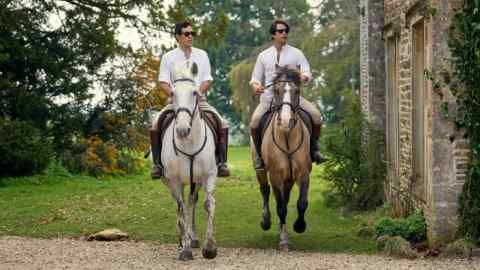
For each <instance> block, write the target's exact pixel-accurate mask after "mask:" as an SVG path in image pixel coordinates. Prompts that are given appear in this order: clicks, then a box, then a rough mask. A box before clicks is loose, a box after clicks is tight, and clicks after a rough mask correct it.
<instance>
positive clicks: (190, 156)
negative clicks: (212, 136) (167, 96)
mask: <svg viewBox="0 0 480 270" xmlns="http://www.w3.org/2000/svg"><path fill="white" fill-rule="evenodd" d="M181 81H186V82H192V83H193V84H195V81H194V80H192V79H189V78H180V79H176V80H174V81H173V83H174V84H175V83H176V82H181ZM194 93H197V92H196V91H195V92H194ZM197 108H198V94H196V95H195V107H194V108H193V112H191V111H190V110H189V109H188V108H187V107H179V108H177V110H175V123H176V120H177V116H178V114H179V113H181V112H185V113H187V114H188V115H189V116H190V126H192V125H193V119H194V117H195V113H196V112H197ZM200 118H202V116H201V114H200ZM204 129H205V135H204V138H203V143H202V145H201V146H200V148H199V149H198V150H197V151H195V152H194V153H191V154H190V153H187V152H185V151H182V150H181V149H180V148H178V146H177V143H176V142H175V127H174V128H173V129H172V133H173V134H172V144H173V150H174V151H175V155H177V156H178V153H180V154H183V155H184V156H186V157H187V158H188V159H189V160H190V195H193V193H194V192H195V186H196V185H195V183H194V182H193V164H194V163H193V161H194V160H195V157H196V156H197V155H198V154H199V153H200V152H202V151H203V149H205V146H206V145H207V138H208V136H207V124H206V123H204Z"/></svg>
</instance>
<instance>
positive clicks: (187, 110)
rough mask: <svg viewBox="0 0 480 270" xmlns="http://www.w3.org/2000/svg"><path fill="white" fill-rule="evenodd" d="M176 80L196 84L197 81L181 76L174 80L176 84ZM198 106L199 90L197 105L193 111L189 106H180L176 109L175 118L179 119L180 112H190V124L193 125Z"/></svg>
mask: <svg viewBox="0 0 480 270" xmlns="http://www.w3.org/2000/svg"><path fill="white" fill-rule="evenodd" d="M176 82H191V83H193V84H195V81H194V80H192V79H189V78H180V79H176V80H174V81H173V83H174V84H175V83H176ZM197 107H198V94H197V92H195V107H194V108H193V111H190V109H189V108H187V107H180V108H178V109H177V110H176V111H175V120H176V119H177V116H178V114H179V113H181V112H185V113H187V114H188V116H190V126H191V125H192V124H193V118H194V117H195V112H196V111H197Z"/></svg>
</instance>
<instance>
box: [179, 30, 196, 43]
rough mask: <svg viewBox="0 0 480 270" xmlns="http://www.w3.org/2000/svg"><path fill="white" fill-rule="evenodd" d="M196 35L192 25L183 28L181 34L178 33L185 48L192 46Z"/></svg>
mask: <svg viewBox="0 0 480 270" xmlns="http://www.w3.org/2000/svg"><path fill="white" fill-rule="evenodd" d="M194 35H195V32H193V30H192V27H191V26H187V27H185V28H182V33H181V34H180V35H177V41H178V44H179V45H180V46H182V47H185V48H190V47H192V43H193V36H194Z"/></svg>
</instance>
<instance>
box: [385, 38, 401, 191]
mask: <svg viewBox="0 0 480 270" xmlns="http://www.w3.org/2000/svg"><path fill="white" fill-rule="evenodd" d="M385 66H386V69H387V74H386V75H387V76H386V79H387V81H386V87H387V93H386V101H387V102H386V103H387V104H386V105H387V108H386V109H387V119H386V120H387V134H386V137H387V138H386V139H387V158H388V175H389V178H390V181H394V182H391V184H393V185H395V186H397V185H398V180H399V177H398V171H399V104H398V102H399V94H398V83H397V82H398V38H397V36H396V35H395V36H391V37H389V38H388V39H387V44H386V65H385Z"/></svg>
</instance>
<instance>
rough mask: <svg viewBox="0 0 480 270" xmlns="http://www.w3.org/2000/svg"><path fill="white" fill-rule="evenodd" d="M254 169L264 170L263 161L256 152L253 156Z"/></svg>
mask: <svg viewBox="0 0 480 270" xmlns="http://www.w3.org/2000/svg"><path fill="white" fill-rule="evenodd" d="M255 170H256V171H258V170H265V163H264V162H263V159H262V158H261V157H260V156H259V155H258V154H257V155H256V156H255Z"/></svg>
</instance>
